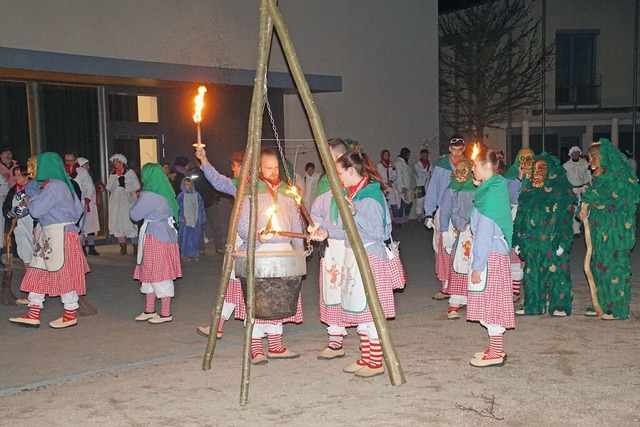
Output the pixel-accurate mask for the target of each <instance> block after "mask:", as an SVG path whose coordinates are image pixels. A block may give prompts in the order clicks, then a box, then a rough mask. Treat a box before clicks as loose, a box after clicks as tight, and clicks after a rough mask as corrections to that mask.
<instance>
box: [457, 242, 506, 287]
mask: <svg viewBox="0 0 640 427" xmlns="http://www.w3.org/2000/svg"><path fill="white" fill-rule="evenodd" d="M494 239H500V240H502V242H503V243H504V246H505V247H506V248H507V249H508V248H509V245H507V241H506V240H505V239H504V236H501V237H494ZM472 262H473V252H471V255H470V256H469V267H468V269H469V273H470V272H471V263H472ZM488 276H489V264H488V263H487V265H485V267H484V270H482V272H480V282H479V283H471V274H469V275H468V276H467V290H468V291H469V292H482V291H484V290H485V288H486V287H487V277H488Z"/></svg>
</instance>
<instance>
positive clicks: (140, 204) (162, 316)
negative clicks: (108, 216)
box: [130, 163, 182, 324]
mask: <svg viewBox="0 0 640 427" xmlns="http://www.w3.org/2000/svg"><path fill="white" fill-rule="evenodd" d="M142 182H143V185H144V186H143V188H142V191H141V192H140V197H139V198H138V200H137V201H136V202H135V203H134V205H133V206H132V207H131V211H130V215H131V219H133V220H134V221H141V220H144V223H143V224H142V226H141V227H140V236H139V239H138V242H139V244H140V248H139V249H140V250H139V251H138V253H137V257H136V268H135V270H134V273H133V278H134V279H136V280H139V281H140V292H142V293H143V294H145V296H146V305H145V309H144V312H142V313H141V314H140V315H138V316H137V317H136V318H135V320H137V321H145V320H146V321H148V322H149V323H154V324H156V323H165V322H171V321H172V320H173V316H172V315H171V298H173V297H174V295H175V286H174V281H175V280H176V279H177V278H178V277H182V267H181V266H180V248H179V247H178V233H177V231H176V229H175V224H176V219H177V218H178V203H177V202H176V199H175V193H174V191H173V188H172V187H171V183H170V182H169V179H168V178H167V175H166V174H165V173H164V171H163V170H162V166H160V165H159V164H157V163H147V164H146V165H144V166H143V167H142ZM156 298H157V299H159V300H160V302H161V308H160V313H159V314H158V313H157V312H156V308H155V306H156Z"/></svg>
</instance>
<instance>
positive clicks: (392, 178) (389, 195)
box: [377, 150, 400, 222]
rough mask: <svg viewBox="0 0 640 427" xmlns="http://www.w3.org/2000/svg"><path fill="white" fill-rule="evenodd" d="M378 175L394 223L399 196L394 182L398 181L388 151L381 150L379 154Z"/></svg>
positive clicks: (398, 205)
mask: <svg viewBox="0 0 640 427" xmlns="http://www.w3.org/2000/svg"><path fill="white" fill-rule="evenodd" d="M377 169H378V175H380V176H381V177H382V184H383V186H384V187H383V191H384V197H385V199H386V200H387V204H388V205H389V208H391V213H392V214H393V220H394V222H395V221H396V217H397V216H398V213H399V209H400V194H398V189H397V188H396V181H397V180H398V171H397V169H396V167H395V165H394V164H393V163H392V162H391V154H390V153H389V150H382V151H381V152H380V163H378V165H377Z"/></svg>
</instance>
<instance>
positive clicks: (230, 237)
mask: <svg viewBox="0 0 640 427" xmlns="http://www.w3.org/2000/svg"><path fill="white" fill-rule="evenodd" d="M252 150H253V146H252V145H251V144H247V148H246V150H245V154H244V158H243V159H242V166H241V168H240V178H239V180H238V190H237V191H236V197H235V201H234V203H233V211H232V214H231V221H230V222H229V232H228V234H227V244H226V246H225V253H224V261H223V263H222V274H221V276H220V283H219V285H218V294H217V295H216V299H215V302H214V306H213V307H214V308H213V313H212V314H213V316H212V318H211V324H210V326H209V338H208V339H207V349H206V350H205V354H204V360H203V361H202V370H203V371H208V370H210V369H211V358H212V357H213V353H214V352H215V350H216V343H217V341H218V337H217V335H216V334H215V333H213V331H217V329H218V325H219V324H220V317H221V316H222V307H223V306H224V296H225V294H226V293H227V288H228V287H229V279H230V278H231V269H232V268H233V256H232V253H233V251H234V249H235V244H236V234H237V233H238V219H239V218H240V211H241V210H242V202H243V201H244V194H245V190H246V188H247V181H248V180H249V168H250V167H251V166H250V165H251V153H252Z"/></svg>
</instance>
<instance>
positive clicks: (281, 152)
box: [264, 76, 294, 186]
mask: <svg viewBox="0 0 640 427" xmlns="http://www.w3.org/2000/svg"><path fill="white" fill-rule="evenodd" d="M264 105H265V106H266V107H267V113H269V121H270V122H271V129H273V135H274V137H275V139H276V144H278V151H279V152H280V159H281V160H282V165H283V167H284V173H285V175H286V176H287V183H288V184H289V186H293V185H294V182H293V179H292V178H291V175H289V168H288V167H287V160H286V159H285V157H284V151H283V150H282V143H281V142H280V136H279V135H278V129H277V128H276V121H275V120H274V118H273V112H272V111H271V104H269V97H268V96H267V77H266V76H265V78H264Z"/></svg>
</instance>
